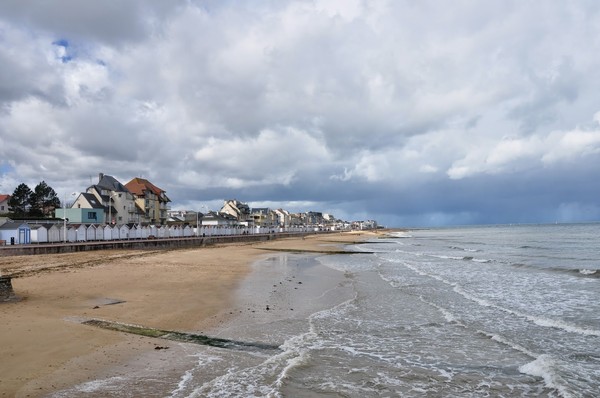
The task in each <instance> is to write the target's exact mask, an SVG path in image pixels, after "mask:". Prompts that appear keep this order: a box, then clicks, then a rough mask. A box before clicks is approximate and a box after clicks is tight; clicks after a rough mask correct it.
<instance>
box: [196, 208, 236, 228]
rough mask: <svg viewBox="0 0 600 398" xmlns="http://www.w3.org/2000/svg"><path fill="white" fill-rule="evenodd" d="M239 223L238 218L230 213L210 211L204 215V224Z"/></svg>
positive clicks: (224, 224)
mask: <svg viewBox="0 0 600 398" xmlns="http://www.w3.org/2000/svg"><path fill="white" fill-rule="evenodd" d="M229 225H238V220H237V218H235V217H234V216H232V215H231V214H228V213H215V212H212V211H211V212H209V213H207V214H205V215H204V217H202V226H212V227H216V226H229Z"/></svg>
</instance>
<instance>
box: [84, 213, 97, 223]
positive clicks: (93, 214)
mask: <svg viewBox="0 0 600 398" xmlns="http://www.w3.org/2000/svg"><path fill="white" fill-rule="evenodd" d="M87 218H88V220H96V221H97V220H98V218H97V215H96V212H94V211H88V214H87Z"/></svg>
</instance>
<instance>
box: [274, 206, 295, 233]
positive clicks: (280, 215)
mask: <svg viewBox="0 0 600 398" xmlns="http://www.w3.org/2000/svg"><path fill="white" fill-rule="evenodd" d="M273 213H275V217H276V218H277V224H278V225H279V226H281V227H284V228H286V227H289V226H290V222H291V217H290V212H289V211H287V210H283V209H277V210H273Z"/></svg>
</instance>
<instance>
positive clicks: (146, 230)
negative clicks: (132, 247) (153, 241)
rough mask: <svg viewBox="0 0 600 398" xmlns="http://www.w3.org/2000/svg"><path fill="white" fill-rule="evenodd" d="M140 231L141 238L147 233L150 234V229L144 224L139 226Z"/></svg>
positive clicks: (146, 236) (144, 237)
mask: <svg viewBox="0 0 600 398" xmlns="http://www.w3.org/2000/svg"><path fill="white" fill-rule="evenodd" d="M140 231H141V238H142V239H147V238H148V235H150V229H149V228H148V227H147V226H146V225H144V226H142V227H141V228H140Z"/></svg>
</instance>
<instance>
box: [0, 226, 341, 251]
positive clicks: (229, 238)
mask: <svg viewBox="0 0 600 398" xmlns="http://www.w3.org/2000/svg"><path fill="white" fill-rule="evenodd" d="M318 233H319V234H322V233H331V232H329V231H327V232H278V233H271V234H250V235H225V236H207V237H196V236H191V237H183V238H152V239H125V240H107V241H90V242H67V243H42V244H29V245H11V246H0V256H23V255H35V254H57V253H74V252H83V251H91V250H107V249H140V250H144V249H176V248H185V247H202V246H207V245H215V244H219V243H236V242H263V241H268V240H273V239H283V238H290V237H302V236H307V235H314V234H318Z"/></svg>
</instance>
